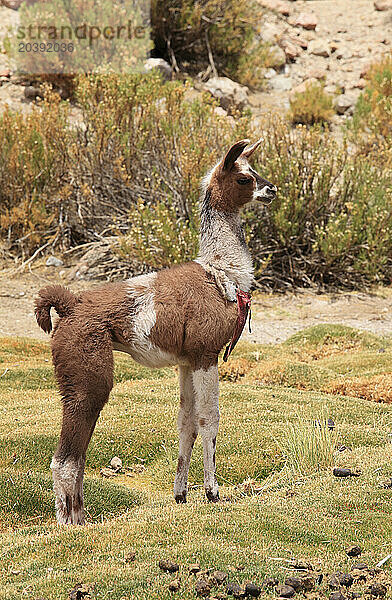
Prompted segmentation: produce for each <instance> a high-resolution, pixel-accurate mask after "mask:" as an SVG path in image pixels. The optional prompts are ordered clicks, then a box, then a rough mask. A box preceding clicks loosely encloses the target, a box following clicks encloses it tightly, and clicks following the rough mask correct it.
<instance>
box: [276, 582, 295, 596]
mask: <svg viewBox="0 0 392 600" xmlns="http://www.w3.org/2000/svg"><path fill="white" fill-rule="evenodd" d="M276 593H277V594H278V596H280V597H281V598H292V597H293V596H294V594H295V589H294V588H293V587H292V586H291V585H284V584H281V585H277V586H276Z"/></svg>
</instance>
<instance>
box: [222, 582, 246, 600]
mask: <svg viewBox="0 0 392 600" xmlns="http://www.w3.org/2000/svg"><path fill="white" fill-rule="evenodd" d="M226 594H227V595H228V596H234V598H244V597H245V590H244V588H242V587H241V586H240V585H238V583H231V582H230V583H228V584H227V586H226Z"/></svg>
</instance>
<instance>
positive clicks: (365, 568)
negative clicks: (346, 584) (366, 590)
mask: <svg viewBox="0 0 392 600" xmlns="http://www.w3.org/2000/svg"><path fill="white" fill-rule="evenodd" d="M354 569H356V570H358V571H368V570H369V565H367V564H366V563H356V564H355V565H353V567H352V570H354Z"/></svg>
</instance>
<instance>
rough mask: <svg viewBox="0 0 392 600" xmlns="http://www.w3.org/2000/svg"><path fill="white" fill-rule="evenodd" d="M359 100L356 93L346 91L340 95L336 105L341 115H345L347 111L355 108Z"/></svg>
mask: <svg viewBox="0 0 392 600" xmlns="http://www.w3.org/2000/svg"><path fill="white" fill-rule="evenodd" d="M356 102H357V96H355V95H354V94H350V93H346V94H341V95H340V96H338V97H337V98H336V100H335V102H334V107H335V110H336V112H337V113H338V114H339V115H344V114H345V113H346V112H350V110H351V111H353V110H354V107H355V104H356Z"/></svg>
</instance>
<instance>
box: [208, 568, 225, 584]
mask: <svg viewBox="0 0 392 600" xmlns="http://www.w3.org/2000/svg"><path fill="white" fill-rule="evenodd" d="M212 576H213V578H214V579H215V581H216V583H217V584H218V585H222V583H225V581H226V579H227V577H228V574H227V573H226V572H225V571H214V572H213V574H212Z"/></svg>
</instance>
